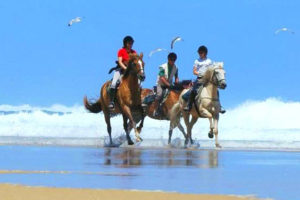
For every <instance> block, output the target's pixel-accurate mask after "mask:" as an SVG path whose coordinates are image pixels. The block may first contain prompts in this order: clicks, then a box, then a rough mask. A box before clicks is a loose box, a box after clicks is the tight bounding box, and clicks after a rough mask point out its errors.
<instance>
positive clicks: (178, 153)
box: [95, 148, 219, 168]
mask: <svg viewBox="0 0 300 200" xmlns="http://www.w3.org/2000/svg"><path fill="white" fill-rule="evenodd" d="M95 156H97V157H99V159H100V161H101V158H102V159H103V158H104V160H102V161H103V165H113V166H115V167H121V168H130V167H139V166H143V167H144V166H157V167H163V166H167V167H172V166H174V167H180V166H188V167H197V168H215V167H218V164H219V163H218V151H216V150H204V151H196V150H177V149H153V150H149V149H140V148H106V149H105V151H104V157H103V154H96V155H95ZM97 160H98V159H97ZM98 164H99V163H98Z"/></svg>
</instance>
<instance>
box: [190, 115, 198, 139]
mask: <svg viewBox="0 0 300 200" xmlns="http://www.w3.org/2000/svg"><path fill="white" fill-rule="evenodd" d="M197 120H198V117H192V120H191V122H190V127H191V130H190V142H191V144H194V141H193V139H192V128H193V126H194V124H195V123H196V122H197Z"/></svg>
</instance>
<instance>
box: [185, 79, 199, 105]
mask: <svg viewBox="0 0 300 200" xmlns="http://www.w3.org/2000/svg"><path fill="white" fill-rule="evenodd" d="M200 85H201V84H200V83H199V82H197V81H196V82H194V85H193V87H192V89H191V94H190V97H189V99H188V102H187V105H186V106H185V107H184V108H183V110H184V111H190V110H191V109H192V106H193V102H194V100H195V97H196V95H197V90H198V88H199V87H200Z"/></svg>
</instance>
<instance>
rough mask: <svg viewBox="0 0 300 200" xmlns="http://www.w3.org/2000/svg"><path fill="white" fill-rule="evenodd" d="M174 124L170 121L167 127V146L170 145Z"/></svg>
mask: <svg viewBox="0 0 300 200" xmlns="http://www.w3.org/2000/svg"><path fill="white" fill-rule="evenodd" d="M174 128H175V127H174V123H173V122H172V121H170V126H169V139H168V144H170V143H171V139H172V134H173V129H174Z"/></svg>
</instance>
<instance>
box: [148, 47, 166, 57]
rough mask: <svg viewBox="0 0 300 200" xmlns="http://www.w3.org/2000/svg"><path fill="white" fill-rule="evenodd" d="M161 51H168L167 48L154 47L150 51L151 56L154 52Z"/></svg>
mask: <svg viewBox="0 0 300 200" xmlns="http://www.w3.org/2000/svg"><path fill="white" fill-rule="evenodd" d="M160 51H167V49H162V48H157V49H154V50H152V51H151V52H150V53H149V57H151V56H152V55H153V54H155V53H157V52H160Z"/></svg>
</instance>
